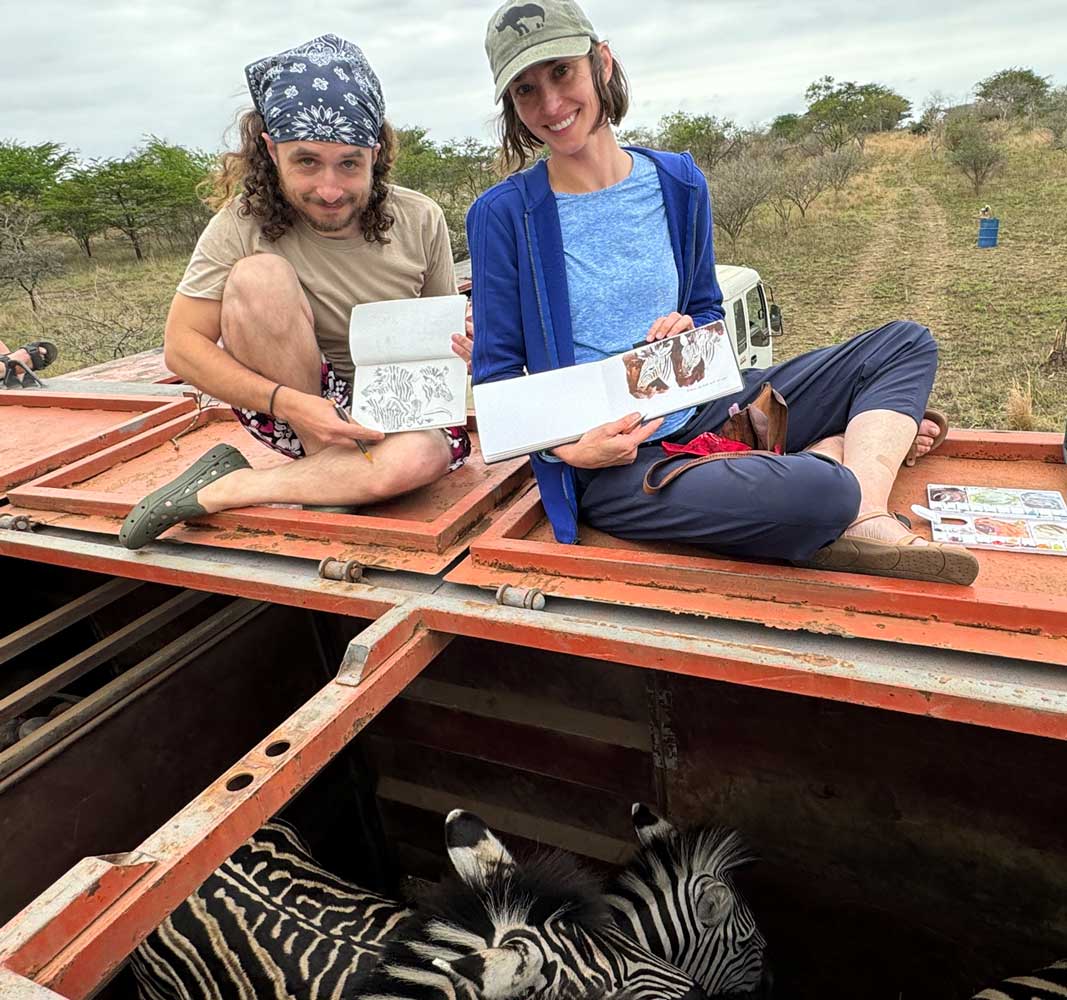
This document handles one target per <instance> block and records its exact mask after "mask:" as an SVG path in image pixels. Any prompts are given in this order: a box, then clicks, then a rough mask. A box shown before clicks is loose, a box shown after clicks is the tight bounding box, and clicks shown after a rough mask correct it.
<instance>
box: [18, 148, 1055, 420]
mask: <svg viewBox="0 0 1067 1000" xmlns="http://www.w3.org/2000/svg"><path fill="white" fill-rule="evenodd" d="M867 149H868V155H869V164H868V167H867V169H866V170H865V172H864V173H863V174H862V175H860V176H859V177H858V178H856V179H854V180H853V181H852V183H851V184H850V185H849V187H848V188H846V190H845V191H844V192H843V193H842V194H841V195H840V196H839V197H835V196H834V194H833V193H832V192H828V193H826V194H824V195H822V197H821V198H820V199H819V200H818V201H817V202H816V203H815V204H814V205H813V206H812V208H810V209H809V210H808V218H807V219H806V220H803V221H801V220H799V219H798V218H796V217H794V220H793V221H792V222H791V223H790V225H789V227H788V228H787V229H785V230H783V229H782V228H781V226H780V225H779V223H778V221H777V219H776V218H775V217H774V215H773V213H771V211H770V210H769V208H764V209H761V210H760V214H759V215H758V217H757V218H756V220H755V222H754V224H753V225H752V226H751V227H750V229H749V230H748V231H746V232H745V233H744V235H743V236H742V237H741V239H740V240H738V242H737V245H736V246H731V245H730V243H729V241H728V240H725V239H723V238H721V237H720V238H719V239H718V245H717V256H718V259H719V261H720V262H721V263H732V264H746V265H749V266H751V267H755V268H756V269H758V270H759V272H760V274H761V275H762V276H763V278H764V280H765V281H766V282H767V283H768V284H769V285H770V286H771V287H772V288H773V290H774V294H775V298H776V301H777V302H778V303H779V305H781V307H782V309H783V312H784V314H785V317H786V336H785V337H784V338H782V339H781V340H779V341H778V342H777V344H776V356H777V357H778V358H786V357H791V356H793V355H795V354H799V353H801V352H802V351H806V350H809V349H811V348H813V347H818V346H821V345H825V344H829V343H833V342H836V341H839V340H842V339H845V338H846V337H848V336H850V335H851V334H853V333H856V332H859V331H860V330H864V329H867V328H869V327H872V326H876V325H878V324H880V323H883V322H885V321H887V320H890V319H894V318H909V319H915V320H918V321H920V322H923V323H926V324H927V325H929V326H930V327H931V329H932V330H933V331H934V333H935V335H936V336H937V338H938V340H939V342H940V345H941V367H940V372H939V376H938V381H937V385H936V386H935V389H934V399H933V402H934V404H935V405H938V406H939V407H941V408H942V409H944V410H945V411H946V412H947V413H948V414H949V416H950V418H951V419H952V421H953V423H954V424H955V425H957V426H964V427H1000V428H1004V427H1013V426H1016V427H1022V426H1024V425H1026V423H1027V419H1026V417H1027V413H1026V410H1027V408H1026V406H1025V405H1024V406H1022V407H1021V411H1020V407H1018V406H1016V410H1015V412H1014V415H1012V416H1009V412H1008V407H1007V401H1008V397H1009V395H1010V394H1011V390H1012V387H1013V386H1014V387H1017V388H1018V389H1019V390H1020V391H1021V392H1022V393H1023V394H1024V395H1025V394H1027V393H1030V394H1031V395H1032V427H1034V428H1035V429H1047V430H1052V429H1056V428H1059V427H1062V424H1063V419H1064V416H1065V411H1067V407H1065V406H1064V404H1063V401H1064V397H1065V395H1067V368H1063V367H1061V368H1059V369H1051V370H1050V369H1049V368H1047V367H1045V366H1044V364H1043V363H1044V361H1045V358H1046V356H1047V355H1048V352H1049V349H1050V347H1051V346H1052V343H1053V340H1054V337H1055V336H1056V334H1057V332H1058V331H1059V330H1060V329H1061V328H1062V327H1063V324H1064V322H1065V321H1067V265H1065V257H1067V154H1065V153H1062V152H1057V151H1054V150H1051V149H1049V148H1047V146H1046V145H1045V143H1044V140H1042V139H1040V138H1039V137H1019V138H1016V139H1015V140H1013V141H1012V144H1011V149H1010V151H1009V154H1008V163H1007V167H1006V169H1005V170H1004V172H1003V173H1002V174H1001V175H1000V176H999V177H997V178H995V179H994V180H993V181H992V182H991V183H990V184H989V185H988V187H987V188H986V190H984V191H983V192H982V194H981V196H975V194H974V193H973V191H972V190H971V187H970V185H969V183H968V182H967V181H966V180H965V179H964V178H963V177H962V175H960V174H958V173H957V172H956V171H954V170H950V168H949V167H948V166H947V165H946V164H945V163H944V162H943V161H941V160H940V159H938V158H935V157H933V156H931V154H930V152H929V146H928V144H927V142H926V140H925V139H923V138H920V137H917V136H911V135H908V134H905V133H893V134H885V135H881V136H876V137H874V138H872V139H871V140H870V141H869V142H868V143H867ZM987 202H988V203H989V204H990V205H991V206H992V208H993V210H994V213H995V214H996V215H997V216H999V218H1000V220H1001V230H1000V246H999V247H997V248H996V249H992V250H979V249H977V248H976V247H975V235H976V230H977V216H978V211H979V209H980V207H981V206H982V205H983V204H985V203H987ZM59 245H61V246H62V247H63V251H64V253H65V255H66V261H67V271H66V273H65V274H64V275H63V276H62V277H60V278H57V279H53V280H52V281H50V282H48V283H46V284H45V286H44V287H43V289H42V302H43V306H42V311H41V313H40V314H39V316H37V317H34V315H33V314H32V313H31V311H30V309H29V305H28V300H27V299H26V297H25V295H23V294H22V292H18V294H17V295H15V294H14V293H13V292H8V293H6V298H5V299H3V300H0V339H3V340H4V341H6V342H7V343H8V345H9V346H12V347H13V346H15V345H16V344H19V343H22V342H23V341H24V340H28V339H37V338H38V337H42V336H47V337H48V338H49V339H52V340H55V341H56V342H57V343H58V344H59V345H60V348H61V352H62V356H61V360H60V361H59V362H58V363H57V365H56V366H55V367H54V368H53V369H51V370H50V373H57V374H58V373H62V372H64V371H70V370H72V369H75V368H79V367H82V366H84V365H86V364H93V363H96V362H100V361H106V360H110V359H111V358H112V357H115V356H122V355H124V354H132V353H134V352H136V351H140V350H144V349H146V348H148V347H153V346H156V345H158V344H159V343H161V340H162V331H163V323H164V320H165V318H166V311H167V305H168V303H169V302H170V299H171V296H172V295H173V290H174V287H175V285H176V284H177V282H178V279H179V278H180V276H181V274H182V271H183V269H184V266H185V259H186V257H185V255H184V254H182V255H174V254H157V255H155V256H153V257H152V258H151V259H150V260H149V261H147V262H146V263H144V264H137V263H136V262H134V261H133V260H132V254H131V252H130V250H129V248H128V244H125V243H123V242H121V241H117V240H108V241H98V243H97V245H96V246H95V248H94V252H95V254H96V256H95V257H94V259H93V260H91V261H90V260H88V259H87V258H85V257H84V256H80V255H78V253H77V251H76V248H75V247H74V244H73V242H72V241H69V240H68V241H63V242H62V243H61V244H59Z"/></svg>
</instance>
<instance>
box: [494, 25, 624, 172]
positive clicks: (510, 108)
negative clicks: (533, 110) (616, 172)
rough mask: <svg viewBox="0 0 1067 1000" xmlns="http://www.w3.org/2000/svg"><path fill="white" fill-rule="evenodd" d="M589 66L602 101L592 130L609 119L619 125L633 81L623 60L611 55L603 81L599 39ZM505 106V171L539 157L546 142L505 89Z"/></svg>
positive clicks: (501, 129)
mask: <svg viewBox="0 0 1067 1000" xmlns="http://www.w3.org/2000/svg"><path fill="white" fill-rule="evenodd" d="M588 58H589V65H590V71H591V74H592V77H593V89H594V90H595V91H596V96H597V100H598V101H599V103H600V112H599V114H598V115H597V119H596V122H595V124H594V125H593V131H594V132H595V131H596V130H597V129H600V128H603V127H604V126H605V125H607V124H608V122H610V123H611V124H612V125H618V124H619V123H620V122H621V121H622V119H623V117H624V116H625V114H626V112H627V111H628V110H629V109H630V84H629V82H628V81H627V79H626V73H625V72H624V71H623V68H622V63H620V62H619V60H618V59H616V58H615V57H614V54H612V70H611V79H610V80H608V81H607V83H605V82H604V60H603V59H602V58H601V55H600V49H599V47H598V45H597V43H596V42H594V43H593V45H592V47H591V48H590V49H589V56H588ZM501 101H502V105H503V106H502V108H501V110H500V114H499V115H498V116H497V120H496V125H497V132H498V134H499V135H500V156H499V164H498V165H499V167H500V169H501V171H502V172H503V173H505V174H511V173H515V172H516V171H518V170H522V168H523V167H525V166H526V164H527V163H531V162H533V161H534V160H536V159H537V157H538V156H539V155H540V153H541V149H542V147H543V146H544V143H543V142H542V141H541V140H540V139H538V138H537V136H535V135H534V134H533V132H531V131H530V130H529V129H528V128H527V127H526V126H525V125H523V123H522V119H521V118H519V113H518V112H517V111H516V110H515V102H514V101H513V100H512V99H511V94H510V93H509V92H508V91H506V90H505V91H504V96H503V98H502V99H501Z"/></svg>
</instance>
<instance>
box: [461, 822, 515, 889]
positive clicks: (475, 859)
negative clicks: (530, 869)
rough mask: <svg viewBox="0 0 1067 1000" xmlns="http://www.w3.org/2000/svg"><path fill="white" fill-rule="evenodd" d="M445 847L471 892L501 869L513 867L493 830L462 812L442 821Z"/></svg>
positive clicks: (508, 855)
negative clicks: (443, 823) (443, 822)
mask: <svg viewBox="0 0 1067 1000" xmlns="http://www.w3.org/2000/svg"><path fill="white" fill-rule="evenodd" d="M445 845H446V846H447V848H448V857H449V859H450V860H451V861H452V865H453V867H454V868H455V869H456V873H457V874H458V875H459V877H460V878H461V879H463V881H464V882H466V883H467V885H469V886H470V887H471V888H473V889H481V888H482V887H484V886H485V884H486V882H487V881H488V879H489V877H490V876H491V875H493V874H494V873H496V872H498V871H500V869H502V868H514V867H515V859H514V858H513V857H512V856H511V854H510V853H509V852H508V849H507V848H506V847H505V846H504V845H503V844H502V843H500V841H499V840H497V838H496V835H495V834H494V833H493V831H492V830H490V829H489V827H487V826H486V825H485V823H483V822H482V821H481V820H480V819H479V818H478V817H477V816H475V815H474V813H469V812H464V810H462V809H453V810H452V812H450V813H449V814H448V818H447V819H446V820H445Z"/></svg>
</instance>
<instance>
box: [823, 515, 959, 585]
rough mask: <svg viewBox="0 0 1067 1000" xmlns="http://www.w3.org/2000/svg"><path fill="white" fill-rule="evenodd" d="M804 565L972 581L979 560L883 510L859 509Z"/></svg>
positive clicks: (910, 577) (907, 577)
mask: <svg viewBox="0 0 1067 1000" xmlns="http://www.w3.org/2000/svg"><path fill="white" fill-rule="evenodd" d="M802 565H804V566H807V567H810V568H813V569H828V570H836V571H838V572H843V573H868V574H870V575H872V576H891V577H896V578H898V579H903V580H929V581H931V582H933V583H954V584H959V585H961V586H965V587H966V586H970V584H972V583H973V582H974V580H975V578H976V577H977V576H978V560H977V559H976V558H975V557H974V554H973V553H971V552H968V551H967V550H966V549H965V548H963V547H962V546H960V545H947V544H945V543H943V542H928V541H927V540H926V539H925V538H922V537H920V536H919V535H916V534H915V533H914V532H912V531H909V530H908V528H907V527H906V526H905V525H904V524H902V523H901V522H900V521H899V520H897V519H896V518H895V517H894V516H893V515H892V514H889V513H887V512H886V511H884V510H877V511H869V512H867V513H866V514H861V515H860V516H859V517H858V518H856V520H855V521H853V522H852V524H850V525H849V526H848V527H847V528H846V529H845V531H844V533H843V534H842V535H841V537H840V538H839V539H838V540H837V541H836V542H831V543H830V544H829V545H827V546H825V547H823V548H821V549H819V551H818V552H816V553H815V555H814V556H812V558H811V560H810V561H808V562H806V563H803V564H802Z"/></svg>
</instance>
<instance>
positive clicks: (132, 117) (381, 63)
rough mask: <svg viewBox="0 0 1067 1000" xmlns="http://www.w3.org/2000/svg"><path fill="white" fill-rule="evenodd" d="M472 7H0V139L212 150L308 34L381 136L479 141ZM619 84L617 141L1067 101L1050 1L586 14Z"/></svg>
mask: <svg viewBox="0 0 1067 1000" xmlns="http://www.w3.org/2000/svg"><path fill="white" fill-rule="evenodd" d="M494 6H495V5H494V4H492V2H490V3H483V2H481V0H445V2H443V3H442V2H440V0H438V2H430V0H346V2H344V3H337V2H332V0H318V2H311V3H295V2H293V0H259V2H251V0H168V2H166V3H163V2H156V0H88V2H86V0H22V2H18V3H16V2H15V0H0V15H2V16H0V39H2V41H3V46H2V49H3V60H2V61H0V85H2V92H3V95H4V103H3V110H2V111H0V138H4V139H17V140H20V141H23V142H42V141H46V140H55V141H59V142H63V143H66V144H67V145H69V146H72V147H74V148H75V149H78V150H79V151H80V152H81V154H82V156H83V157H85V158H89V157H99V156H121V155H123V154H125V153H126V152H127V151H128V150H130V149H131V148H132V147H133V146H135V145H136V144H137V143H138V142H139V141H140V140H141V137H142V136H143V135H144V134H145V133H148V132H152V133H154V134H156V135H159V136H162V137H163V138H165V139H167V140H169V141H171V142H177V143H181V144H183V145H187V146H197V147H201V148H204V149H217V148H220V146H221V144H222V137H223V133H224V131H225V130H226V127H227V125H228V124H229V122H230V121H231V120H232V117H233V114H234V112H235V111H236V110H237V109H238V108H240V107H242V106H244V105H246V104H247V94H246V93H245V90H244V77H243V73H242V69H243V67H244V65H245V64H246V63H248V62H251V61H253V60H255V59H257V58H260V57H262V56H265V55H269V54H271V53H274V52H277V51H280V50H282V49H285V48H288V47H290V46H292V45H295V44H297V43H299V42H302V41H306V40H308V39H310V38H312V37H314V36H316V35H319V34H323V33H325V32H333V33H335V34H339V35H342V36H344V37H346V38H348V39H350V40H351V41H354V42H356V43H357V44H359V45H360V46H362V48H363V50H364V52H366V54H367V56H368V58H369V59H370V61H371V64H372V65H373V66H374V68H375V70H376V71H377V73H378V75H379V77H380V78H381V80H382V85H383V88H384V90H385V97H386V104H387V109H388V113H389V117H390V118H391V120H392V121H393V122H394V123H395V124H398V125H414V124H419V125H422V126H425V127H427V128H429V129H430V134H431V137H432V138H435V139H438V140H440V139H446V138H450V137H459V136H463V135H474V136H478V137H479V138H482V139H486V140H487V139H488V138H489V137H490V135H491V132H490V130H489V127H488V122H489V120H490V118H491V115H492V112H493V106H492V91H491V81H490V76H489V70H488V66H487V64H486V60H485V54H484V51H483V49H482V40H483V38H484V31H485V25H486V23H487V21H488V17H489V15H490V13H491V12H492V10H493V8H494ZM585 6H586V10H587V11H588V13H589V15H590V17H591V19H592V21H593V23H594V24H595V25H596V26H597V29H598V31H599V32H600V33H601V35H602V36H603V37H606V38H608V39H609V40H610V42H611V43H612V48H613V50H614V51H615V53H616V54H617V55H618V57H619V58H620V59H621V60H622V62H623V65H624V66H625V67H626V70H627V72H628V74H629V76H630V79H631V83H632V85H633V92H634V104H633V107H632V110H631V113H630V117H629V118H628V119H627V124H628V125H642V124H643V125H651V124H654V123H655V121H656V120H657V119H658V118H659V117H660V115H662V114H665V113H667V112H669V111H673V110H677V109H679V108H681V109H683V110H685V111H689V112H693V113H710V114H714V115H717V116H719V117H725V118H731V119H734V120H735V121H737V122H738V123H741V124H752V123H756V122H766V121H768V120H769V119H771V118H773V117H774V116H775V115H777V114H781V113H783V112H787V111H802V110H803V107H804V103H803V93H804V89H805V87H806V86H807V85H808V84H809V83H810V82H811V81H812V80H814V79H816V78H818V77H820V76H822V75H824V74H830V75H832V76H833V77H835V78H836V79H838V80H856V81H857V82H861V83H866V82H871V81H875V82H878V83H883V84H887V85H888V86H890V87H892V88H894V89H895V90H897V91H899V92H900V93H902V94H904V96H906V97H908V98H909V99H910V100H911V101H912V102H913V103H914V104H915V105H916V106H918V105H919V104H921V102H922V101H923V99H924V98H925V97H926V96H927V95H928V94H929V93H930V92H931V91H935V90H939V91H942V92H944V93H945V94H947V95H949V96H951V97H953V98H956V99H960V100H962V99H964V98H965V97H966V96H967V94H968V92H969V91H970V89H971V88H972V87H973V85H974V83H975V82H976V81H977V80H979V79H981V78H982V77H984V76H987V75H989V74H990V73H992V72H995V71H996V70H999V69H1003V68H1005V67H1008V66H1016V65H1020V66H1028V67H1032V68H1034V69H1035V70H1036V71H1037V72H1038V73H1041V74H1042V75H1048V76H1051V77H1052V78H1053V82H1054V83H1056V84H1057V85H1062V84H1067V45H1065V44H1064V40H1065V39H1067V3H1064V0H1016V2H1014V3H1004V2H1003V0H940V2H938V3H935V2H933V0H893V2H879V0H875V2H873V3H871V2H867V3H857V2H855V0H853V2H845V0H809V2H807V3H795V2H785V0H588V2H587V3H586V5H585Z"/></svg>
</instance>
